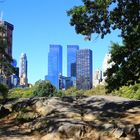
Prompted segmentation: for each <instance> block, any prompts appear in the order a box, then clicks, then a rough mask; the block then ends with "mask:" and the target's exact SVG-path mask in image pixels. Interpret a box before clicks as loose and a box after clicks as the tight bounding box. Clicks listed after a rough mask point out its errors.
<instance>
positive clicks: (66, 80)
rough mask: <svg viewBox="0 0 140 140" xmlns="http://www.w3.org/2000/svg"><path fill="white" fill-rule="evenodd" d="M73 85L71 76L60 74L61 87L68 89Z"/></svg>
mask: <svg viewBox="0 0 140 140" xmlns="http://www.w3.org/2000/svg"><path fill="white" fill-rule="evenodd" d="M72 86H73V82H72V79H71V77H66V76H62V75H61V74H60V75H59V89H61V90H67V89H68V88H70V87H72Z"/></svg>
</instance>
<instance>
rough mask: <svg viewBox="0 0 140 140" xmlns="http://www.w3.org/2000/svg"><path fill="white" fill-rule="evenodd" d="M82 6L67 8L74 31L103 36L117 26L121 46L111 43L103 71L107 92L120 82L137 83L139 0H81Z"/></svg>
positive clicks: (139, 41)
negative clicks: (110, 63) (108, 58)
mask: <svg viewBox="0 0 140 140" xmlns="http://www.w3.org/2000/svg"><path fill="white" fill-rule="evenodd" d="M82 1H83V3H84V5H83V6H77V7H74V8H72V9H70V10H69V11H68V15H69V16H71V20H70V24H71V25H72V26H75V30H76V32H77V33H80V34H82V35H86V36H91V34H92V33H96V34H99V35H100V36H101V38H104V36H105V35H106V34H109V33H111V31H112V30H115V29H120V31H121V34H120V36H121V37H122V38H123V45H119V44H115V43H113V44H112V47H111V50H110V53H111V60H110V62H114V63H115V64H114V65H113V66H112V68H110V69H108V70H107V73H106V75H107V76H108V78H107V80H106V81H107V88H108V91H109V92H111V91H112V90H114V89H118V88H119V87H121V86H123V85H130V84H134V83H139V82H140V63H139V60H140V10H139V9H140V1H139V0H129V1H128V0H104V1H103V0H82Z"/></svg>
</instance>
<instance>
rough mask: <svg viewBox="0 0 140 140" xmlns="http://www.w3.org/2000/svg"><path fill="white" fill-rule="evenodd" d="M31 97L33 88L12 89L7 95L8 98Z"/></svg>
mask: <svg viewBox="0 0 140 140" xmlns="http://www.w3.org/2000/svg"><path fill="white" fill-rule="evenodd" d="M33 96H34V94H33V88H13V89H10V90H9V93H8V97H9V98H30V97H33Z"/></svg>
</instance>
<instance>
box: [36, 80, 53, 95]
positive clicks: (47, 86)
mask: <svg viewBox="0 0 140 140" xmlns="http://www.w3.org/2000/svg"><path fill="white" fill-rule="evenodd" d="M55 93H56V88H55V87H54V86H53V85H52V84H51V83H50V82H49V81H43V80H39V81H37V82H36V83H35V85H34V91H33V94H34V95H35V96H39V97H44V96H53V94H55Z"/></svg>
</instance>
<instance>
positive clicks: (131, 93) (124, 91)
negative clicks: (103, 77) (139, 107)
mask: <svg viewBox="0 0 140 140" xmlns="http://www.w3.org/2000/svg"><path fill="white" fill-rule="evenodd" d="M112 94H113V95H117V96H122V97H126V98H131V99H138V100H140V84H135V85H129V86H123V87H121V88H120V89H119V90H115V91H113V92H112Z"/></svg>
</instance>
